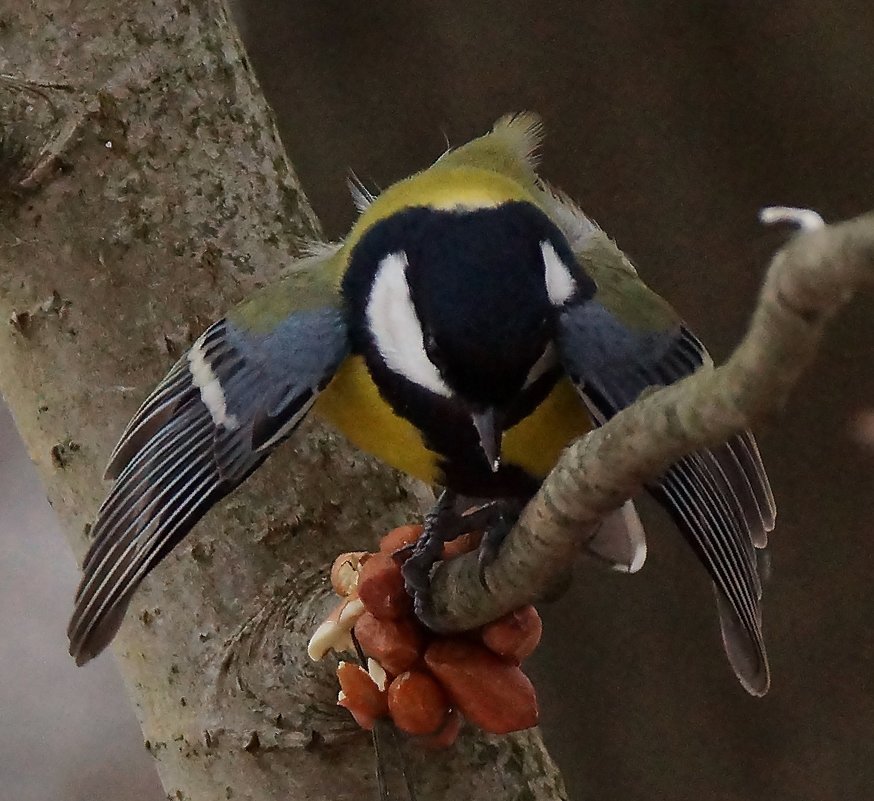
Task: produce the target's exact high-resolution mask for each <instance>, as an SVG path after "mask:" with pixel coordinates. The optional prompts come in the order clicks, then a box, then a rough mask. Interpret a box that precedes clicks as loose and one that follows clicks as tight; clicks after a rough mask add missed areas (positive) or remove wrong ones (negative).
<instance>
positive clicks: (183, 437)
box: [82, 419, 210, 573]
mask: <svg viewBox="0 0 874 801" xmlns="http://www.w3.org/2000/svg"><path fill="white" fill-rule="evenodd" d="M209 432H210V426H209V421H208V419H202V420H201V421H200V423H199V425H196V426H192V427H191V428H189V427H187V426H168V433H170V434H172V436H171V437H170V438H169V439H166V440H164V439H162V440H156V444H160V447H158V448H153V447H152V446H151V445H150V446H149V447H148V448H146V449H145V450H144V451H143V452H142V453H141V455H140V456H138V457H137V460H139V464H135V463H134V462H131V464H130V465H129V467H135V468H136V469H134V470H133V471H131V472H130V473H128V474H126V475H124V476H123V477H122V478H120V479H119V481H118V483H117V484H116V485H115V487H113V489H112V491H111V492H110V493H109V495H108V496H107V499H106V501H105V502H104V505H103V507H101V509H100V512H99V513H98V515H97V518H96V522H95V524H94V528H93V529H92V536H93V541H92V546H91V548H90V549H89V551H88V554H87V555H86V557H85V561H84V562H83V564H82V568H83V570H84V571H85V572H86V573H87V572H88V569H89V568H90V566H91V564H92V563H93V562H94V561H95V560H96V559H97V558H100V557H101V556H102V554H103V552H104V551H105V550H106V544H107V543H109V542H111V541H112V532H114V531H115V529H116V520H117V518H118V516H119V514H123V513H124V505H125V504H126V503H129V502H130V499H131V498H135V497H137V496H138V495H140V494H143V493H146V492H147V491H148V490H149V482H150V481H152V480H154V478H155V472H156V470H157V469H158V468H159V467H161V466H162V463H161V462H160V461H159V460H161V459H164V457H165V456H167V455H168V454H169V453H171V452H174V453H177V457H175V458H176V459H177V460H178V459H181V458H185V457H187V456H189V455H190V454H191V452H192V447H193V445H194V443H195V442H196V441H197V438H198V437H199V436H200V435H202V434H209ZM180 445H184V447H181V448H180V447H179V446H180ZM171 464H173V463H171ZM125 469H126V470H127V468H125ZM162 469H164V470H166V469H167V465H164V466H163V467H162ZM106 532H110V533H106Z"/></svg>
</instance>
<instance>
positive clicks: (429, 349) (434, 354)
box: [422, 333, 443, 367]
mask: <svg viewBox="0 0 874 801" xmlns="http://www.w3.org/2000/svg"><path fill="white" fill-rule="evenodd" d="M422 344H423V345H424V346H425V353H427V354H428V358H429V359H430V360H431V363H432V364H434V365H436V366H437V367H440V364H441V362H442V361H443V353H442V352H441V350H440V346H439V345H438V344H437V340H436V339H435V338H434V334H431V333H427V334H425V336H424V337H423V338H422Z"/></svg>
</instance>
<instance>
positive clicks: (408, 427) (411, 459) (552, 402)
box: [313, 356, 591, 484]
mask: <svg viewBox="0 0 874 801" xmlns="http://www.w3.org/2000/svg"><path fill="white" fill-rule="evenodd" d="M313 411H314V413H315V414H316V415H317V416H318V417H320V418H321V419H323V420H326V421H327V422H328V423H330V424H331V425H333V426H334V427H335V428H337V429H339V431H340V432H341V433H342V434H343V435H344V436H345V437H346V438H347V439H348V440H349V441H350V442H351V443H352V444H353V445H355V446H356V447H358V448H361V450H363V451H366V452H368V453H370V454H373V455H374V456H376V457H377V458H378V459H381V460H382V461H383V462H385V463H386V464H389V465H391V466H392V467H395V468H397V469H398V470H402V471H403V472H405V473H408V474H409V475H411V476H414V477H416V478H418V479H421V480H422V481H426V482H428V483H429V484H442V483H443V475H442V471H441V470H440V467H439V464H440V460H441V456H440V455H439V454H437V453H434V451H431V450H429V449H428V448H427V447H426V446H425V443H424V441H423V440H422V436H421V434H420V432H419V430H418V429H417V428H416V427H415V426H413V425H412V424H411V423H410V422H408V421H407V420H405V419H404V418H403V417H400V416H399V415H397V414H395V412H394V410H393V409H392V408H391V406H389V404H388V403H386V402H385V401H384V400H383V399H382V397H381V396H380V394H379V390H378V389H377V387H376V385H375V384H374V383H373V380H372V379H371V377H370V373H369V371H368V370H367V367H366V365H365V363H364V359H363V358H362V357H361V356H352V357H350V358H348V359H347V360H346V361H345V362H344V363H343V365H342V366H341V367H340V370H339V371H338V372H337V374H336V375H335V376H334V379H333V381H331V383H330V384H329V385H328V386H327V388H326V389H325V391H324V392H322V394H321V395H320V396H319V399H318V400H317V401H316V405H315V407H314V409H313ZM590 428H591V422H590V418H589V415H588V412H587V411H586V408H585V406H584V405H583V403H582V401H581V400H580V398H579V396H578V395H577V392H576V390H575V389H574V388H573V386H572V385H571V383H570V381H568V380H567V379H565V378H563V379H561V380H560V381H559V382H558V383H557V384H556V386H555V388H554V389H553V390H552V392H551V393H550V394H549V395H548V396H547V397H546V399H545V400H544V401H543V402H542V403H541V404H540V405H539V406H538V407H537V408H536V409H535V410H534V411H533V412H532V413H531V414H530V415H528V417H526V418H524V419H523V420H521V421H519V423H517V424H516V425H515V426H513V428H511V429H509V430H508V431H507V432H506V433H505V434H504V441H503V459H504V461H505V462H506V463H509V464H515V465H518V466H519V467H521V468H522V469H523V470H525V471H526V472H527V473H528V474H529V475H532V476H534V477H535V478H538V479H542V478H545V477H546V475H547V474H548V473H549V471H550V470H551V469H552V467H553V465H555V463H556V461H557V460H558V457H559V454H560V453H561V451H562V449H563V448H564V447H565V446H566V445H568V444H569V443H570V442H572V441H573V440H574V439H576V438H577V437H580V436H582V435H583V434H585V433H586V432H587V431H588V430H589V429H590Z"/></svg>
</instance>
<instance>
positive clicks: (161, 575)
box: [0, 0, 565, 801]
mask: <svg viewBox="0 0 874 801" xmlns="http://www.w3.org/2000/svg"><path fill="white" fill-rule="evenodd" d="M0 37H2V38H0V53H2V56H0V73H2V75H0V117H2V120H3V134H2V140H0V315H2V319H3V320H4V321H5V320H8V321H9V322H8V326H5V327H4V328H3V329H2V330H0V387H2V391H3V394H4V396H5V397H6V400H7V401H8V403H9V406H10V408H11V409H12V411H13V414H14V416H15V419H16V423H17V425H18V427H19V430H20V431H21V433H22V435H23V437H24V439H25V441H26V443H27V445H28V448H29V450H30V453H31V457H32V459H33V460H34V462H35V463H36V464H37V466H38V468H39V470H40V472H41V474H42V476H43V479H44V481H45V484H46V489H47V492H48V495H49V498H50V501H51V503H52V504H53V506H54V508H55V509H56V510H57V512H58V514H59V516H60V517H61V519H62V521H63V522H64V524H65V526H66V528H67V530H68V532H69V533H70V539H71V543H72V546H73V548H74V550H75V551H76V553H77V554H78V555H81V554H82V553H83V552H84V548H85V546H86V541H87V540H86V537H87V529H88V524H89V521H90V519H91V518H92V515H93V513H94V511H95V510H96V508H97V505H98V503H99V502H100V500H101V498H102V496H103V494H104V489H105V488H104V486H103V485H102V483H101V480H100V475H101V472H102V468H103V462H104V459H105V457H106V455H107V454H108V453H109V451H110V449H111V446H112V444H113V442H114V439H115V438H116V436H117V434H118V432H120V431H121V430H122V428H123V425H124V423H125V422H126V421H127V419H128V418H129V417H130V415H131V414H132V412H133V411H134V410H135V408H136V407H137V405H138V403H139V402H140V400H141V399H142V398H143V397H144V396H145V395H146V393H147V392H148V390H149V389H150V388H151V387H152V386H153V385H154V384H155V382H156V381H157V380H158V379H159V378H160V377H161V376H162V375H163V373H164V372H165V371H166V369H167V368H168V367H169V366H170V364H171V363H172V362H173V361H174V360H175V359H176V358H177V357H178V355H179V354H180V353H181V351H182V350H184V348H185V347H187V345H188V344H190V342H191V341H192V340H193V338H194V337H195V336H196V335H197V333H199V331H200V330H202V329H203V328H204V327H205V326H206V325H207V324H208V323H209V322H210V321H212V320H213V319H215V318H216V317H218V316H220V314H221V313H222V311H223V310H224V309H226V308H227V307H228V306H229V305H231V304H232V303H234V302H235V301H237V300H239V299H240V298H241V297H243V296H244V295H245V294H246V293H247V292H248V291H250V290H251V289H253V288H255V287H256V286H258V285H260V284H262V283H263V282H265V281H267V280H269V279H270V278H272V277H274V276H275V275H276V274H277V272H278V271H279V270H280V269H281V268H282V266H283V265H284V264H286V263H287V262H288V260H289V258H290V256H291V255H293V253H294V252H295V248H296V247H297V244H298V243H299V241H300V239H301V238H306V237H310V236H313V235H314V234H315V233H316V230H317V224H316V221H315V219H314V217H313V215H312V213H311V211H310V210H309V207H308V205H307V204H306V201H305V199H304V198H303V195H302V194H301V191H300V188H299V186H298V184H297V181H296V178H295V176H294V174H293V172H292V170H291V169H290V167H289V165H288V163H287V160H286V157H285V155H284V153H283V151H282V148H281V145H280V143H279V140H278V138H277V135H276V131H275V128H274V124H273V120H272V117H271V115H270V113H269V111H268V109H267V107H266V105H265V103H264V101H263V98H262V96H261V93H260V91H259V89H258V87H257V84H256V83H255V80H254V78H253V76H252V74H251V70H250V68H249V65H248V62H247V59H246V57H245V55H244V54H243V51H242V48H241V46H240V43H239V41H238V38H237V35H236V32H235V30H234V29H233V27H232V25H231V24H230V23H229V21H228V17H227V14H226V11H225V8H224V5H223V4H222V3H221V2H219V1H218V0H195V1H194V2H184V1H183V0H155V1H154V2H151V3H148V4H144V3H139V2H134V0H126V1H125V2H120V3H108V2H105V0H92V1H91V2H87V1H85V0H83V2H76V3H62V2H52V0H39V1H37V2H33V3H29V4H27V5H26V6H23V7H22V8H16V9H15V11H14V13H12V12H7V13H6V14H5V15H3V14H0ZM305 124H306V121H303V120H302V121H301V125H305ZM303 433H304V435H303V436H299V437H298V438H297V439H296V440H295V442H294V443H293V445H292V446H290V447H289V446H286V448H285V449H284V450H283V452H282V453H281V454H280V455H278V456H277V457H276V458H274V459H273V460H272V461H271V463H269V464H268V466H267V467H266V468H265V469H263V470H261V471H259V473H258V474H257V476H256V477H255V478H253V479H252V480H251V481H250V482H248V483H247V485H246V486H245V487H244V488H243V489H242V490H241V491H239V492H237V493H236V494H234V495H233V496H232V497H231V498H230V499H228V500H227V501H226V502H224V503H223V504H221V505H220V506H219V508H218V509H216V510H214V511H213V512H212V513H211V514H210V515H209V516H208V517H207V519H206V520H204V521H203V523H202V524H201V525H200V526H198V528H197V530H196V531H195V532H193V533H192V535H191V536H190V537H189V538H188V540H187V542H186V543H185V544H184V545H183V546H181V547H180V548H178V549H177V551H176V552H175V553H174V554H172V555H171V556H170V557H169V558H168V559H167V560H166V561H165V563H164V564H163V565H162V567H161V568H159V569H158V570H157V571H155V573H154V574H153V575H152V576H151V577H150V578H149V579H147V580H146V581H145V582H144V584H143V585H142V587H141V589H140V590H139V592H138V593H137V595H136V597H135V598H134V600H133V603H132V604H131V607H130V611H129V613H128V619H127V622H126V623H125V625H124V626H123V627H122V631H121V633H120V636H119V638H118V640H117V644H116V646H115V652H116V656H117V657H118V659H119V664H120V667H121V670H122V673H123V675H124V677H125V680H126V682H127V685H128V687H129V690H130V693H131V696H132V698H133V700H134V703H135V704H136V707H137V710H138V714H139V718H140V721H141V723H142V727H143V731H144V736H145V738H146V745H147V747H148V748H149V749H150V751H151V752H152V754H153V755H154V756H155V758H156V760H157V764H158V770H159V772H160V774H161V778H162V781H163V783H164V786H165V788H166V790H167V792H168V795H169V797H172V798H175V799H186V800H190V801H214V800H215V799H220V798H234V799H251V801H268V800H272V799H280V798H281V799H287V798H307V799H320V798H325V799H332V801H333V800H336V799H347V798H348V799H352V798H354V799H360V798H366V797H367V795H368V793H369V792H370V791H371V789H372V788H371V786H372V784H373V781H374V780H373V771H372V759H371V752H370V741H369V738H368V737H366V736H364V735H363V734H362V733H361V732H359V731H357V730H356V728H355V727H354V725H352V724H351V723H350V722H349V719H348V715H347V714H346V713H345V711H343V710H339V709H337V707H336V706H335V705H334V700H335V697H336V684H335V681H334V678H333V671H332V667H331V665H330V664H320V665H313V664H312V663H310V662H309V661H308V660H307V657H306V649H305V644H306V640H307V638H308V636H309V634H310V633H311V631H312V629H313V627H314V625H315V623H316V621H317V620H319V619H321V617H322V616H323V615H324V612H325V610H326V608H327V605H328V604H330V603H331V593H330V587H329V586H328V583H327V569H328V567H329V565H330V562H331V560H332V558H333V557H334V556H335V555H336V554H337V553H339V552H341V551H343V550H349V549H353V548H360V547H362V546H367V545H370V544H371V543H372V540H373V537H374V536H375V535H377V534H379V533H381V532H383V531H384V530H386V529H387V527H389V526H391V525H393V524H396V523H398V522H400V521H401V520H402V519H404V518H407V517H409V516H410V514H411V513H412V512H413V510H414V509H415V508H416V506H417V504H416V503H415V497H414V488H413V487H411V486H410V485H408V484H407V483H405V482H404V481H403V480H402V479H400V478H399V477H398V476H397V475H395V474H393V473H390V472H389V471H387V470H385V469H384V468H381V467H379V466H377V465H376V464H374V463H373V462H372V461H371V460H369V459H367V458H365V457H363V456H361V455H359V454H357V453H355V452H353V451H351V450H350V449H349V448H348V447H346V446H345V445H344V444H343V443H342V441H340V440H338V439H337V438H336V437H334V435H332V434H331V433H330V432H327V431H325V430H322V429H319V428H316V427H315V426H310V427H308V429H307V430H306V431H305V432H303ZM408 756H409V758H410V760H411V763H412V765H411V772H412V774H413V776H414V781H415V784H416V790H417V794H418V797H419V798H420V799H422V800H423V801H425V800H426V799H430V798H454V797H462V796H463V797H466V798H470V799H471V800H472V801H474V800H475V799H480V798H482V799H486V798H508V799H526V801H527V800H528V799H532V800H533V799H537V800H539V799H554V798H563V797H565V792H564V789H563V785H562V782H561V778H560V777H559V775H558V774H557V772H556V770H555V768H554V766H553V765H552V763H551V761H550V759H549V757H548V755H547V754H546V752H545V750H544V749H543V746H542V744H541V742H540V739H539V735H538V734H537V733H536V732H528V733H523V734H521V735H518V736H513V737H506V738H488V737H481V736H478V735H475V734H468V735H467V736H466V737H465V738H464V739H463V742H462V744H461V746H460V747H459V748H458V749H457V750H455V751H453V752H452V753H451V754H442V755H438V756H434V755H429V756H428V757H427V759H425V758H423V757H422V756H421V755H419V754H415V753H409V754H408ZM94 758H95V759H100V755H99V754H95V755H94Z"/></svg>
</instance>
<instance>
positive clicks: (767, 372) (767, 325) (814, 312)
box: [433, 208, 874, 630]
mask: <svg viewBox="0 0 874 801" xmlns="http://www.w3.org/2000/svg"><path fill="white" fill-rule="evenodd" d="M762 220H763V222H786V221H789V222H793V223H795V224H797V225H798V226H799V227H800V228H801V229H802V232H801V233H799V234H797V235H796V236H794V237H793V238H792V239H791V240H790V241H789V242H788V243H787V244H786V245H785V246H784V247H783V248H782V249H781V250H780V251H778V252H777V254H776V255H775V256H774V258H773V260H772V262H771V266H770V268H769V270H768V273H767V276H766V278H765V282H764V285H763V287H762V291H761V294H760V296H759V300H758V304H757V306H756V309H755V312H754V314H753V318H752V321H751V323H750V327H749V330H748V332H747V334H746V336H745V337H744V339H743V341H742V342H741V343H740V345H739V346H738V347H737V350H736V351H735V352H734V354H733V355H732V356H731V358H729V360H728V361H727V362H726V363H725V364H724V365H722V366H721V367H718V368H712V367H705V368H702V369H700V370H699V371H698V372H696V373H695V374H694V375H691V376H689V377H688V378H686V379H684V380H682V381H680V382H678V383H676V384H673V385H671V386H669V387H665V388H662V389H659V390H657V391H651V392H648V393H645V394H644V395H643V396H642V397H641V398H640V399H639V400H638V401H637V402H636V403H635V404H634V405H633V406H631V407H629V408H628V409H626V410H624V411H623V412H621V413H620V414H618V415H616V416H615V417H614V418H613V419H611V420H610V421H609V422H607V423H606V424H605V425H604V426H602V427H601V428H599V429H596V430H594V431H592V432H591V433H589V434H588V435H586V436H585V437H583V438H581V439H580V440H578V441H577V442H575V443H574V444H573V445H571V446H570V447H569V448H568V449H567V450H566V451H565V452H564V454H563V455H562V458H561V459H560V461H559V463H558V464H557V465H556V467H555V468H554V469H553V471H552V473H551V474H550V475H549V477H548V478H547V480H546V481H545V482H544V484H543V486H542V487H541V489H540V491H539V492H538V493H537V495H536V496H535V497H534V499H533V500H532V501H531V503H529V504H528V506H527V508H526V509H525V511H524V512H523V514H522V517H521V518H520V520H519V522H518V524H517V525H516V528H515V529H514V530H513V532H512V533H511V534H510V535H509V536H508V537H507V539H506V541H505V542H504V545H503V547H502V548H501V551H500V554H499V556H498V558H497V560H496V561H495V562H494V563H493V564H492V565H491V566H490V567H489V568H488V569H487V570H486V585H487V586H485V587H484V586H483V585H482V584H481V582H480V581H479V577H478V566H477V561H476V558H475V557H471V556H468V557H464V558H460V559H454V560H452V561H451V562H448V563H446V564H444V565H443V566H441V568H440V569H439V570H438V571H437V573H436V574H435V577H434V584H433V590H434V599H433V611H434V613H435V614H436V615H437V616H438V617H439V619H440V621H441V623H442V624H443V625H445V627H446V628H447V629H448V630H464V629H469V628H474V627H476V626H479V625H482V624H483V623H486V622H488V621H490V620H493V619H495V618H496V617H498V616H499V615H502V614H505V613H506V612H508V611H510V610H512V609H516V608H518V607H520V606H522V605H523V604H526V603H530V602H532V601H535V600H538V599H540V598H543V597H544V596H546V595H548V594H549V593H550V592H551V591H552V590H553V588H554V587H555V586H556V585H557V584H560V583H561V582H563V581H565V580H566V579H567V577H568V575H567V574H568V570H569V565H571V564H572V563H573V559H574V557H575V555H576V553H577V551H578V550H579V548H580V545H581V544H582V543H584V542H585V541H586V540H587V539H588V538H589V537H590V536H592V534H593V533H594V531H595V527H596V526H597V525H598V524H599V523H600V521H601V520H602V519H603V518H604V516H605V515H606V514H608V513H609V512H611V511H612V510H614V509H616V508H618V507H619V506H620V505H621V504H622V503H623V502H624V501H625V500H627V499H628V498H631V497H633V496H634V495H636V494H637V493H638V492H640V491H641V490H642V489H643V487H644V485H645V484H647V483H648V482H651V481H653V480H655V479H657V478H658V477H659V476H660V475H662V474H663V473H664V472H665V470H666V469H667V468H668V467H670V466H671V465H672V464H673V463H674V462H676V461H677V460H678V459H680V458H681V457H683V456H685V455H686V454H689V453H692V452H694V451H696V450H698V449H700V448H702V447H707V446H713V445H718V444H720V443H722V442H725V441H726V440H728V439H730V438H731V437H732V436H734V435H735V434H738V433H740V432H742V431H744V430H745V429H748V428H750V427H753V426H755V425H757V424H760V423H762V422H764V421H765V420H767V419H768V418H769V417H771V416H773V415H774V414H776V413H778V412H779V411H780V409H782V407H783V405H784V404H785V402H786V399H787V398H788V396H789V393H790V392H791V391H792V388H793V387H794V386H795V384H796V382H797V381H798V379H799V377H800V376H801V374H802V372H803V371H804V369H805V368H806V367H807V365H808V364H809V363H810V362H811V361H812V359H813V357H814V355H815V354H816V349H817V346H818V344H819V342H820V340H821V339H822V336H823V333H824V331H825V327H826V323H827V322H828V321H829V320H830V319H831V318H832V317H833V316H834V315H835V314H836V313H837V312H838V311H839V310H840V309H841V307H842V306H844V305H845V304H846V303H847V302H848V301H849V300H850V299H851V298H852V297H853V294H854V293H855V292H856V290H857V289H858V288H860V287H862V286H864V285H869V284H872V283H874V213H869V214H865V215H863V216H861V217H857V218H855V219H853V220H850V221H848V222H843V223H838V224H835V225H829V226H826V225H824V224H823V223H822V220H821V218H819V215H817V214H816V213H815V212H812V211H809V210H804V209H782V208H780V209H766V210H764V211H763V214H762Z"/></svg>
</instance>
